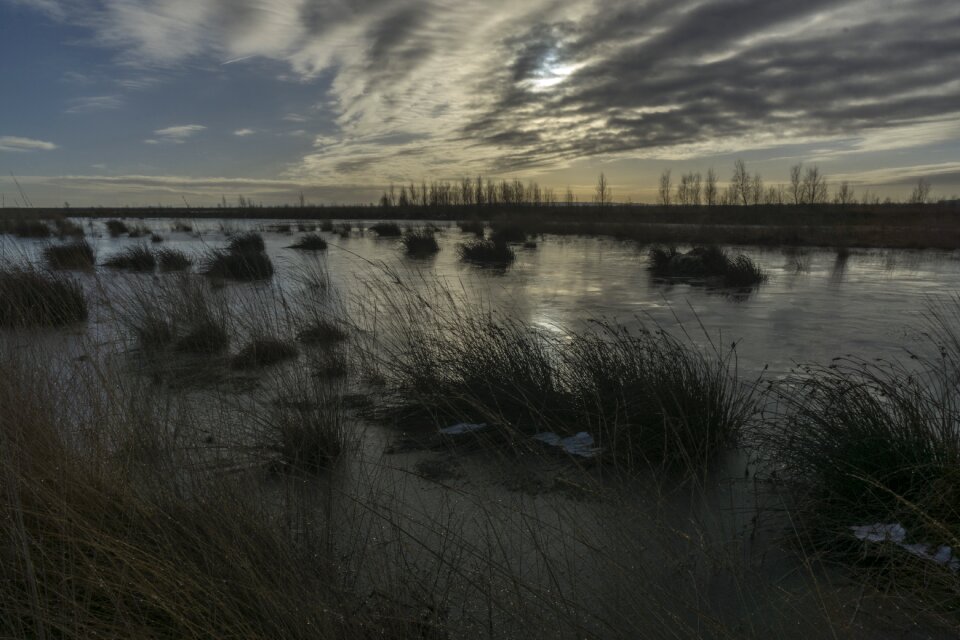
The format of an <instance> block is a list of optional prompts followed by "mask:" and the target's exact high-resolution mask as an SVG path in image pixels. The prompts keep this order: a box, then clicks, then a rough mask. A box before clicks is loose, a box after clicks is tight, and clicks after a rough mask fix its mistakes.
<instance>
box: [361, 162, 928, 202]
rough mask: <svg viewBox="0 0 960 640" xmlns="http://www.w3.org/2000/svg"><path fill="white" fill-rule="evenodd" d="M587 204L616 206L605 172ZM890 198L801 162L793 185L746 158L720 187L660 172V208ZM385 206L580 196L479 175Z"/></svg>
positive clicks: (409, 187) (423, 188)
mask: <svg viewBox="0 0 960 640" xmlns="http://www.w3.org/2000/svg"><path fill="white" fill-rule="evenodd" d="M585 202H590V203H592V204H596V205H599V206H600V207H606V206H611V205H613V204H614V199H613V189H612V188H611V186H610V182H609V180H608V179H607V177H606V175H605V174H604V173H601V174H600V176H599V177H598V179H597V184H596V187H595V188H594V192H593V194H592V198H590V199H589V200H587V201H585ZM892 202H893V201H892V200H891V199H890V198H889V197H888V198H886V199H884V200H881V198H880V196H879V195H876V194H871V193H870V192H869V190H865V191H864V192H863V193H862V194H859V196H858V194H857V193H856V192H855V190H854V189H853V187H852V186H851V185H850V183H849V182H848V181H846V180H844V181H842V182H840V184H839V185H838V186H837V187H836V188H835V189H833V190H832V191H831V189H830V183H829V182H828V180H827V176H826V175H825V174H824V173H823V172H822V171H821V170H820V168H819V167H818V166H817V165H809V166H804V164H803V163H798V164H796V165H793V166H792V167H791V168H790V181H789V182H788V183H777V184H767V183H765V182H764V180H763V177H762V176H761V175H760V173H759V172H754V173H751V172H750V171H749V170H748V169H747V164H746V163H745V162H744V161H743V160H737V161H736V162H735V163H734V167H733V173H732V175H731V177H730V180H729V181H728V182H727V183H725V184H721V183H720V181H719V176H718V174H717V172H716V171H715V170H714V169H712V168H711V169H709V170H708V171H707V173H706V175H702V174H701V173H700V172H688V173H684V174H681V175H680V176H679V178H678V179H677V181H676V183H674V179H673V173H672V171H671V170H670V169H667V170H664V171H663V173H661V174H660V180H659V184H658V188H657V204H659V205H661V206H671V205H682V206H758V205H767V206H771V205H786V204H793V205H823V204H830V203H833V204H837V205H844V206H845V205H854V204H865V205H880V204H890V203H892ZM907 202H908V203H910V204H924V203H927V202H931V198H930V183H929V182H928V181H927V180H926V179H925V178H920V179H919V180H917V182H916V184H915V185H914V186H913V190H912V192H911V193H910V196H909V199H908V200H907ZM379 204H380V206H381V207H385V208H390V207H399V208H409V207H456V206H468V207H476V206H481V207H482V206H490V207H501V206H518V207H541V206H557V205H566V206H575V205H578V204H580V201H579V199H578V196H577V195H576V194H574V192H573V190H572V189H571V188H570V187H569V186H568V187H567V188H566V191H565V192H563V193H562V194H559V198H558V194H557V192H556V191H555V190H554V189H552V188H550V187H541V186H540V185H539V184H538V183H537V182H536V181H534V180H530V181H527V182H523V181H521V180H517V179H513V180H505V179H501V180H493V179H491V178H484V177H483V176H477V177H476V178H461V179H460V180H453V181H451V180H434V181H431V182H429V183H427V182H426V181H422V182H421V183H420V184H416V183H415V182H411V183H409V184H402V185H399V186H397V185H395V184H391V185H390V187H389V188H388V189H386V190H384V192H383V195H382V196H381V197H380V202H379Z"/></svg>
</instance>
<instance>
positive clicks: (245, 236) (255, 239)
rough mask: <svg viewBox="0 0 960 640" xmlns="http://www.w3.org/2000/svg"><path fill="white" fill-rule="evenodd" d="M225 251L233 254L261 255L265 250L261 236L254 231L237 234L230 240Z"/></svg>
mask: <svg viewBox="0 0 960 640" xmlns="http://www.w3.org/2000/svg"><path fill="white" fill-rule="evenodd" d="M227 250H228V251H232V252H233V253H262V252H263V251H265V250H266V246H265V245H264V243H263V236H262V235H260V234H259V233H257V232H255V231H249V232H246V233H238V234H237V235H235V236H233V237H232V238H230V242H229V243H228V244H227Z"/></svg>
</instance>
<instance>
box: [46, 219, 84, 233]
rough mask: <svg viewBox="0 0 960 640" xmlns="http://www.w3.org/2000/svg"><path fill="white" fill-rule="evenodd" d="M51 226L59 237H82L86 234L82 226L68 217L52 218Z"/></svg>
mask: <svg viewBox="0 0 960 640" xmlns="http://www.w3.org/2000/svg"><path fill="white" fill-rule="evenodd" d="M53 227H54V228H55V229H56V230H57V235H58V236H59V237H60V238H82V237H84V236H85V235H86V232H85V231H84V230H83V227H81V226H80V225H79V224H77V223H76V222H74V221H73V220H71V219H70V218H56V219H54V221H53Z"/></svg>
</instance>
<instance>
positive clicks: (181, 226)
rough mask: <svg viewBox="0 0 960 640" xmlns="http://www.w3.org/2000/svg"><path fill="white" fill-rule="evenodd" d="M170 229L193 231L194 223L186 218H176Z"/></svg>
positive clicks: (182, 231)
mask: <svg viewBox="0 0 960 640" xmlns="http://www.w3.org/2000/svg"><path fill="white" fill-rule="evenodd" d="M170 230H171V231H179V232H181V233H193V224H192V223H190V222H187V221H186V220H174V221H173V224H172V225H170Z"/></svg>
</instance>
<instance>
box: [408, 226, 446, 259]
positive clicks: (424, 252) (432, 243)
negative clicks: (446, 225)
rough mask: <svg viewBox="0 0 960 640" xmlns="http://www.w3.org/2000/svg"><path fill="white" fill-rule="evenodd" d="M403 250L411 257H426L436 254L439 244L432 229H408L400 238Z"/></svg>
mask: <svg viewBox="0 0 960 640" xmlns="http://www.w3.org/2000/svg"><path fill="white" fill-rule="evenodd" d="M401 242H402V244H403V249H404V252H405V253H406V254H407V255H408V256H410V257H413V258H426V257H429V256H432V255H435V254H437V253H438V252H439V251H440V245H439V244H438V243H437V238H436V236H435V235H434V233H433V230H432V229H420V230H417V231H408V232H407V233H405V234H404V235H403V239H402V240H401Z"/></svg>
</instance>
